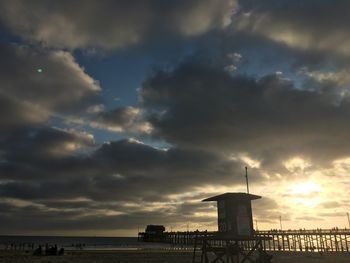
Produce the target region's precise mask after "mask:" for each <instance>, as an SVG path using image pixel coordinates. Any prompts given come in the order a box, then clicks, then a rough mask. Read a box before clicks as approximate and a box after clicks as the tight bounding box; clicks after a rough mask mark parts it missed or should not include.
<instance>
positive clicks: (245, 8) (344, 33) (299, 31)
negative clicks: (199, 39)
mask: <svg viewBox="0 0 350 263" xmlns="http://www.w3.org/2000/svg"><path fill="white" fill-rule="evenodd" d="M349 7H350V6H349V1H346V0H340V1H331V0H321V1H318V0H310V1H302V0H297V1H288V0H282V1H281V0H268V1H255V0H253V1H240V12H238V13H237V14H236V16H235V17H234V19H233V23H232V26H233V28H235V29H236V30H242V31H245V32H250V33H252V34H258V35H262V36H265V37H267V38H270V39H272V40H274V41H277V42H281V43H284V44H286V45H288V46H290V47H293V48H298V49H304V50H322V51H324V52H329V53H333V54H335V55H346V56H348V55H349V54H350V53H349V48H348V46H349V40H350V39H349V37H348V36H349V28H348V26H347V25H348V24H349V22H350V21H349V16H348V14H347V10H348V9H349Z"/></svg>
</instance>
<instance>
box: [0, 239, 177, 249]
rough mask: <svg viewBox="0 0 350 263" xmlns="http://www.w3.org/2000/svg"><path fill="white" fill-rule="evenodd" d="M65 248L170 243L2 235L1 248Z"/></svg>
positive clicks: (143, 246) (161, 245)
mask: <svg viewBox="0 0 350 263" xmlns="http://www.w3.org/2000/svg"><path fill="white" fill-rule="evenodd" d="M46 244H48V245H49V246H54V245H57V246H58V247H59V248H62V247H63V248H64V249H65V250H77V249H78V250H80V249H81V250H115V249H123V250H124V249H130V250H132V249H159V248H161V249H163V248H164V249H166V248H171V247H172V246H171V245H170V244H164V243H148V242H141V241H140V242H139V241H138V240H137V237H65V236H0V249H16V250H30V249H32V248H33V247H34V248H37V247H38V246H39V245H41V246H42V247H45V245H46Z"/></svg>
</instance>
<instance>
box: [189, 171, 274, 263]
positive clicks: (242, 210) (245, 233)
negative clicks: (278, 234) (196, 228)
mask: <svg viewBox="0 0 350 263" xmlns="http://www.w3.org/2000/svg"><path fill="white" fill-rule="evenodd" d="M246 182H247V193H224V194H221V195H216V196H212V197H209V198H207V199H204V200H202V201H203V202H211V201H216V202H217V210H218V232H214V233H211V234H207V235H205V236H202V237H200V238H198V239H197V238H196V240H195V245H194V251H193V260H192V262H193V263H197V262H200V263H210V262H224V263H229V262H231V263H242V262H247V261H249V262H260V263H269V262H270V261H271V258H272V256H270V255H268V254H266V252H265V248H264V247H263V244H262V241H263V240H270V239H271V238H270V237H261V236H256V235H255V234H254V229H253V215H252V205H251V202H252V200H256V199H260V198H261V196H258V195H253V194H249V185H248V173H247V167H246ZM198 245H199V246H200V247H201V253H200V254H199V255H198V254H196V248H197V246H198ZM198 256H199V257H198ZM197 258H198V259H199V260H198V261H197Z"/></svg>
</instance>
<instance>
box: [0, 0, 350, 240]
mask: <svg viewBox="0 0 350 263" xmlns="http://www.w3.org/2000/svg"><path fill="white" fill-rule="evenodd" d="M349 8H350V2H349V1H346V0H338V1H331V0H327V1H326V0H308V1H300V0H295V1H289V0H264V1H259V0H244V1H240V0H190V1H189V0H177V1H161V0H133V1H130V0H129V1H124V0H113V1H112V0H85V1H84V3H82V1H68V0H60V1H58V0H49V1H44V0H33V1H25V0H11V1H10V0H0V234H22V235H84V236H89V235H90V236H135V235H136V233H137V231H138V229H140V230H142V229H144V227H145V226H146V225H147V224H163V225H165V227H166V228H167V229H168V230H170V229H172V230H186V229H187V226H189V228H190V229H192V230H195V229H199V230H205V229H208V230H216V229H217V223H216V220H217V219H216V216H217V214H216V213H217V212H216V205H215V204H214V203H206V202H204V203H203V202H201V200H202V199H204V198H207V197H210V196H213V195H217V194H221V193H224V192H245V190H246V186H245V178H244V173H245V169H244V167H245V166H247V167H248V173H249V181H250V192H251V193H254V194H257V195H261V196H263V198H262V199H260V200H256V201H253V216H254V220H256V221H257V224H258V226H256V225H255V227H258V229H271V228H272V229H275V228H279V227H280V224H279V218H280V217H281V219H282V225H283V228H284V229H299V228H332V227H342V228H343V227H349V223H348V220H347V217H346V213H348V212H350V203H349V197H350V180H349V179H350V177H349V172H350V133H349V128H350V93H349V91H350V31H349V30H350V29H349V27H348V25H349V23H350V17H349V16H348V12H347V11H348V10H349Z"/></svg>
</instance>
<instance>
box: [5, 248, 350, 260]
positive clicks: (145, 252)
mask: <svg viewBox="0 0 350 263" xmlns="http://www.w3.org/2000/svg"><path fill="white" fill-rule="evenodd" d="M192 252H193V251H192V250H190V249H188V250H181V249H179V250H162V249H136V250H128V249H118V250H108V251H106V250H68V251H66V252H65V254H64V255H62V256H33V255H32V253H31V252H30V251H28V252H25V251H9V250H0V262H2V263H28V262H33V263H47V262H50V263H73V262H74V263H75V262H76V263H83V262H84V263H104V262H111V263H113V262H118V263H143V262H148V263H153V262H154V263H165V262H167V263H175V262H176V263H178V262H180V263H191V262H192V255H193V254H192ZM269 254H272V255H273V261H272V262H274V263H280V262H281V263H282V262H283V263H294V262H298V263H312V262H313V263H314V262H323V263H331V262H337V263H345V262H350V253H348V252H326V253H323V254H321V253H318V252H273V253H269Z"/></svg>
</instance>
